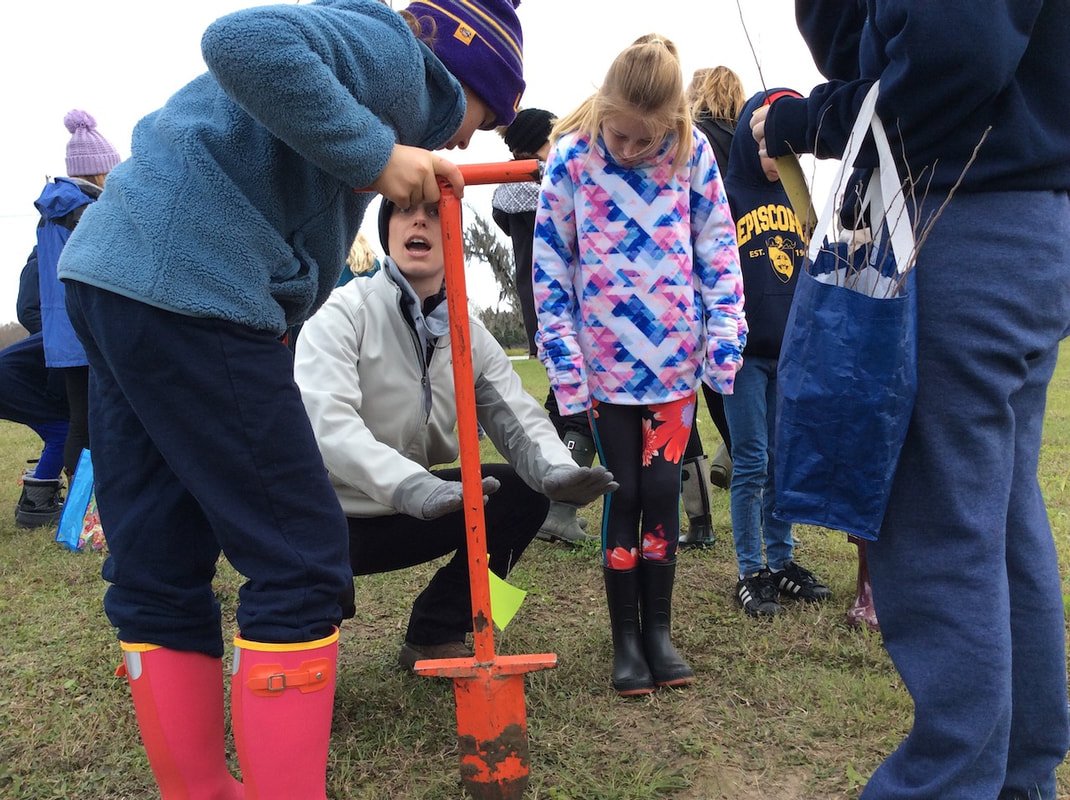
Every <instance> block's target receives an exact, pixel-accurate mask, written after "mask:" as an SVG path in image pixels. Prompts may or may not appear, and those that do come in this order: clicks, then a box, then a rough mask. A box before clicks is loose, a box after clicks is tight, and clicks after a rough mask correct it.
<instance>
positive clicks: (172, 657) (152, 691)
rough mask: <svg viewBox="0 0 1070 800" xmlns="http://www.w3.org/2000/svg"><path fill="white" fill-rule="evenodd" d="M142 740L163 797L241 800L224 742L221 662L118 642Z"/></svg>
mask: <svg viewBox="0 0 1070 800" xmlns="http://www.w3.org/2000/svg"><path fill="white" fill-rule="evenodd" d="M120 645H121V646H122V649H123V663H122V665H121V666H120V667H119V669H118V670H117V671H116V674H117V675H119V676H120V677H123V676H125V677H126V679H127V682H128V683H129V684H130V694H131V695H132V696H133V699H134V710H135V712H136V713H137V724H138V728H139V729H140V730H141V741H142V742H143V743H144V744H145V752H146V753H147V754H148V756H149V766H151V767H152V773H153V775H155V776H156V784H157V785H158V786H159V787H160V797H161V798H162V800H241V798H242V796H243V795H242V785H241V784H240V783H238V781H236V780H235V779H234V777H233V776H232V775H231V774H230V770H229V769H227V759H226V749H225V745H224V743H223V661H222V659H219V658H213V657H212V656H208V655H205V654H204V653H194V652H188V651H182V650H169V649H167V648H166V647H160V646H158V645H154V644H132V643H129V642H120Z"/></svg>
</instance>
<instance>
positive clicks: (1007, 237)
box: [862, 192, 1070, 800]
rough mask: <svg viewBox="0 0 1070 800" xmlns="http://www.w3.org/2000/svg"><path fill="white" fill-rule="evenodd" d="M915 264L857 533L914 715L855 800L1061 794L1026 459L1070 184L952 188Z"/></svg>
mask: <svg viewBox="0 0 1070 800" xmlns="http://www.w3.org/2000/svg"><path fill="white" fill-rule="evenodd" d="M936 201H937V202H939V198H937V200H936ZM931 211H932V209H931V208H927V209H923V212H922V213H921V214H920V216H919V218H920V219H928V218H929V214H930V213H931ZM915 272H916V278H917V284H916V286H917V291H918V395H917V401H916V403H915V407H914V414H913V416H912V418H911V422H910V428H909V430H908V432H907V438H906V442H905V444H904V446H903V450H902V453H901V455H900V459H899V464H898V468H897V471H896V476H895V481H894V484H893V487H892V493H891V498H890V501H889V505H888V511H887V513H886V515H885V519H884V524H883V526H882V528H881V533H880V538H879V540H878V541H876V542H871V543H869V545H868V557H869V567H870V571H871V576H872V580H873V597H874V601H875V604H876V610H877V616H878V618H879V619H880V624H881V634H882V636H883V638H884V644H885V646H886V647H887V650H888V653H889V655H890V656H891V658H892V661H893V662H894V663H895V666H896V669H898V670H899V674H900V675H901V676H902V678H903V683H904V685H905V686H906V688H907V690H908V691H909V692H910V695H911V697H912V698H913V700H914V725H913V728H912V729H911V731H910V733H909V735H908V736H907V737H906V739H905V740H904V741H903V742H902V744H901V745H900V746H899V748H898V749H897V750H896V751H895V752H894V753H893V754H892V755H891V756H889V757H888V759H887V760H885V762H884V763H883V764H882V765H881V766H880V767H878V768H877V770H876V772H874V773H873V776H872V778H871V779H870V781H869V783H868V784H867V786H866V788H865V790H864V791H863V793H862V797H863V798H864V800H892V799H893V798H894V800H921V799H922V798H927V799H928V798H935V797H938V798H940V799H941V800H978V799H979V798H986V799H989V800H991V799H994V798H1001V800H1002V799H1003V798H1008V797H1012V796H1013V797H1028V798H1030V800H1054V798H1055V767H1056V766H1057V765H1058V764H1059V763H1060V762H1061V761H1062V760H1063V758H1064V756H1065V755H1066V752H1067V747H1068V742H1070V725H1068V718H1067V690H1066V658H1065V642H1064V639H1065V633H1064V622H1063V602H1062V591H1061V584H1060V578H1059V568H1058V560H1057V558H1056V552H1055V546H1054V542H1053V541H1052V533H1051V528H1050V527H1049V523H1048V515H1047V511H1046V509H1045V507H1044V499H1043V497H1042V495H1041V491H1040V486H1039V484H1038V481H1037V460H1038V455H1039V451H1040V443H1041V433H1042V426H1043V420H1044V405H1045V397H1046V394H1047V387H1048V382H1049V379H1050V378H1051V375H1052V370H1053V369H1054V367H1055V361H1056V357H1057V354H1058V346H1059V340H1060V338H1061V337H1063V336H1065V335H1066V333H1067V331H1068V330H1070V196H1068V195H1067V194H1066V193H1054V192H1005V193H998V194H996V193H989V194H962V193H960V194H959V195H957V196H956V197H955V199H954V200H953V201H952V202H951V203H950V205H949V206H948V207H947V208H946V209H945V211H944V213H943V216H941V217H940V219H939V221H938V222H937V223H936V225H935V227H934V228H933V230H932V233H931V235H930V236H929V238H928V239H927V241H926V242H925V246H924V248H922V250H921V252H920V257H919V259H918V262H917V266H916V268H915Z"/></svg>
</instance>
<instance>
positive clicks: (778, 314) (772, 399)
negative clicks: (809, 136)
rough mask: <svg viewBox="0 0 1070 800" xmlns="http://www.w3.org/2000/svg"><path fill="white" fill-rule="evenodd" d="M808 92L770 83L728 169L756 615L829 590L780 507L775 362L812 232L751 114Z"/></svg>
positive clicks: (739, 530)
mask: <svg viewBox="0 0 1070 800" xmlns="http://www.w3.org/2000/svg"><path fill="white" fill-rule="evenodd" d="M800 96H801V95H800V94H799V93H798V92H795V91H793V90H791V89H770V90H769V91H765V92H759V93H758V94H756V95H754V96H753V97H751V98H750V99H749V100H748V101H747V102H746V104H745V105H744V106H743V108H742V110H741V111H740V117H739V118H740V120H741V122H740V124H739V127H740V132H739V134H737V135H736V136H734V137H733V139H732V145H731V151H730V158H729V161H728V172H727V174H726V176H725V192H726V194H727V195H728V203H729V205H730V206H731V208H732V218H733V219H734V220H735V222H736V242H737V243H738V245H739V265H740V269H741V270H742V272H743V296H744V298H745V301H744V303H745V305H744V309H745V312H746V314H747V324H748V326H749V328H750V334H749V335H748V336H747V345H746V347H745V348H744V349H743V366H742V367H741V368H740V370H739V372H738V373H737V374H736V390H735V392H734V393H733V394H731V395H724V396H723V399H724V410H725V416H726V417H727V419H728V428H729V431H730V432H731V435H732V484H731V488H730V494H731V510H732V537H733V539H734V540H735V546H736V560H737V562H738V566H739V581H738V582H737V583H736V599H737V601H738V602H739V605H740V607H741V608H742V609H743V610H744V612H746V613H747V614H748V615H749V616H752V617H771V616H774V615H776V614H779V613H780V611H781V610H782V607H781V605H780V603H779V602H778V601H779V600H780V599H783V598H787V599H791V600H803V601H807V602H814V601H820V600H826V599H828V597H829V596H830V594H831V593H830V592H829V589H828V587H827V586H825V585H824V584H823V583H822V582H821V581H820V580H818V579H817V578H816V577H815V576H814V574H813V573H812V572H810V571H809V570H808V569H806V568H805V567H803V566H801V565H800V564H798V563H797V562H796V561H795V560H794V554H795V540H794V537H793V536H792V530H791V523H789V522H783V521H781V520H779V519H776V517H774V516H773V506H774V504H775V502H776V491H775V487H774V481H773V474H774V464H773V445H774V440H773V429H774V423H775V422H776V404H777V380H776V374H777V361H778V359H779V357H780V345H781V342H782V341H783V339H784V328H785V326H786V325H787V321H788V312H789V311H790V310H791V300H792V297H793V296H794V295H795V286H796V284H797V283H798V280H799V270H800V269H801V268H802V266H803V261H804V259H805V257H806V238H805V235H804V233H803V228H802V225H801V224H800V222H799V219H798V217H796V215H795V211H794V210H793V209H792V206H791V201H790V200H789V199H788V195H787V192H786V191H785V190H784V186H783V184H781V182H780V174H779V173H778V171H777V165H776V162H775V161H774V160H773V159H771V158H768V157H766V156H760V155H759V154H758V146H757V144H756V143H755V141H754V139H753V137H751V135H750V117H751V113H752V112H753V111H754V109H756V108H758V107H760V106H763V105H766V104H767V103H770V102H775V101H777V100H779V99H780V98H782V97H796V98H797V97H800ZM763 543H764V545H765V553H764V556H763V553H762V545H763Z"/></svg>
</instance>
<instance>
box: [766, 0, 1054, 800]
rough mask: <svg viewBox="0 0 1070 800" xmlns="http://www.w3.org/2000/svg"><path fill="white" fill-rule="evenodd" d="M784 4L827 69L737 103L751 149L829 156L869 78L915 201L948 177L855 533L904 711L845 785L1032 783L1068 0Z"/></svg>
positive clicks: (957, 788) (1044, 630)
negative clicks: (866, 518)
mask: <svg viewBox="0 0 1070 800" xmlns="http://www.w3.org/2000/svg"><path fill="white" fill-rule="evenodd" d="M796 16H797V18H798V20H799V23H800V28H801V29H802V31H803V35H804V37H805V38H806V40H807V42H808V44H809V46H810V48H811V51H812V52H813V54H814V60H815V62H816V63H817V64H818V65H819V67H821V68H822V70H823V71H824V72H825V74H826V76H827V77H829V78H831V79H832V80H830V82H828V83H826V84H823V85H821V86H818V87H817V88H815V89H814V90H813V92H812V93H811V94H810V96H809V97H808V98H800V99H795V98H790V97H789V98H784V99H781V100H778V101H776V102H775V103H773V104H772V105H771V106H768V107H763V108H760V109H759V110H758V112H757V113H756V114H755V116H754V117H752V119H751V128H752V132H753V134H754V138H755V139H757V140H758V141H759V147H760V148H761V150H762V152H763V153H765V152H768V154H769V155H770V156H778V155H783V154H785V153H787V152H789V151H792V150H793V151H795V152H812V153H816V154H818V155H825V156H827V155H833V156H835V155H838V154H840V153H842V152H843V151H844V146H845V144H846V141H847V137H848V136H849V134H850V128H851V123H852V122H853V121H854V118H855V116H856V114H857V110H858V106H859V104H860V103H861V99H862V97H863V96H864V95H865V94H866V92H867V91H868V90H869V88H870V86H871V85H872V84H873V82H874V81H876V80H879V81H880V90H879V91H880V99H879V100H878V102H877V112H878V114H879V115H880V118H881V120H882V121H883V123H884V126H885V128H886V129H887V131H888V135H889V138H890V139H891V145H892V152H893V153H894V154H896V155H897V157H899V158H900V161H901V163H900V164H899V174H900V176H902V177H906V176H908V175H909V176H910V177H912V178H913V179H914V180H915V181H917V182H918V184H919V185H918V187H917V190H916V194H917V195H919V198H918V199H917V205H919V206H920V208H918V210H917V212H918V213H917V214H916V218H917V219H919V220H922V221H926V220H929V219H930V218H931V216H932V214H933V213H934V212H935V210H936V209H937V208H939V206H940V205H941V203H943V202H944V200H945V199H946V198H947V197H948V195H949V193H950V191H951V188H952V186H954V185H955V183H956V182H957V181H959V178H960V176H961V178H962V180H961V185H960V188H959V190H958V191H957V193H955V194H954V196H953V197H952V199H951V201H950V203H949V204H948V205H947V207H946V208H944V209H943V212H942V213H941V215H940V216H939V218H938V219H937V220H936V222H935V225H934V227H933V228H932V231H931V233H930V234H929V236H928V238H927V239H926V240H925V242H924V245H923V246H922V247H921V249H920V252H919V253H918V259H917V265H916V267H915V270H914V277H915V286H916V291H917V308H918V327H917V331H918V334H917V335H918V346H917V351H918V393H917V398H916V401H915V405H914V412H913V416H912V418H911V422H910V427H909V429H908V431H907V436H906V441H905V442H904V445H903V449H902V452H901V454H900V458H899V465H898V470H897V472H896V476H895V481H894V484H893V487H892V492H891V497H890V499H889V503H888V510H887V512H886V514H885V518H884V523H883V526H882V529H881V533H880V537H879V538H878V540H877V541H876V542H871V543H869V544H868V545H867V555H868V559H869V566H870V571H871V577H872V583H873V599H874V602H875V605H876V610H877V616H878V618H879V619H880V628H881V634H882V636H883V638H884V644H885V646H886V647H887V649H888V653H889V655H890V656H891V657H892V660H893V661H894V663H895V666H896V668H897V669H898V670H899V673H900V675H901V676H902V678H903V683H904V685H905V686H906V688H907V690H908V691H909V692H910V695H911V697H912V699H913V701H914V725H913V727H912V729H911V731H910V733H909V735H908V736H907V738H906V739H905V740H904V741H903V743H902V744H901V745H900V746H899V748H898V749H897V750H896V751H895V752H894V753H892V754H891V755H890V756H889V757H888V758H887V759H886V760H885V761H884V763H883V764H881V765H880V766H879V767H877V769H876V771H875V772H874V773H873V775H872V777H871V778H870V780H869V782H868V783H867V785H866V788H865V790H864V791H863V792H862V798H864V800H892V798H895V800H922V798H925V800H930V799H931V798H937V797H938V798H940V799H941V800H980V798H998V800H1054V798H1055V797H1056V794H1057V793H1058V790H1057V787H1056V780H1055V768H1056V767H1057V766H1058V765H1059V764H1060V763H1061V762H1062V761H1063V758H1064V757H1065V756H1066V752H1067V746H1068V743H1070V720H1068V715H1067V687H1066V657H1065V624H1064V618H1063V617H1064V614H1063V596H1062V583H1061V579H1060V576H1059V562H1058V558H1057V557H1056V551H1055V546H1054V542H1053V539H1052V531H1051V526H1050V523H1049V520H1048V515H1047V512H1046V510H1045V507H1044V499H1043V496H1042V494H1041V490H1040V486H1039V484H1038V481H1037V461H1038V456H1039V451H1040V443H1041V433H1042V427H1043V420H1044V403H1045V395H1046V393H1047V386H1048V382H1049V381H1050V379H1051V376H1052V371H1053V370H1054V368H1055V363H1056V359H1057V357H1058V350H1059V341H1060V339H1062V338H1064V337H1065V336H1066V335H1067V334H1068V333H1070V104H1067V103H1066V102H1065V98H1066V97H1067V96H1068V94H1070V60H1068V59H1067V58H1066V56H1065V52H1064V51H1065V48H1066V43H1067V42H1070V0H1011V1H1010V2H996V0H974V2H971V3H933V2H927V1H926V0H865V2H862V1H861V0H859V1H858V2H847V3H844V2H842V0H798V2H796ZM766 109H768V110H766ZM986 132H987V133H986ZM982 138H983V139H984V141H983V143H982V144H981V145H980V148H979V149H977V147H978V143H979V142H981V140H982ZM975 149H977V157H976V160H975V161H974V162H973V164H972V165H971V166H970V167H969V168H968V169H966V165H967V163H968V162H969V160H970V158H971V156H972V155H973V153H974V151H975ZM900 154H902V156H900ZM855 166H857V167H866V168H872V167H874V166H876V164H875V163H874V154H873V153H872V152H863V154H862V156H861V157H860V159H859V161H858V162H856V164H855ZM964 169H965V173H964V174H963V170H964ZM923 192H925V193H926V196H925V197H924V198H921V197H920V195H921V194H922V193H923Z"/></svg>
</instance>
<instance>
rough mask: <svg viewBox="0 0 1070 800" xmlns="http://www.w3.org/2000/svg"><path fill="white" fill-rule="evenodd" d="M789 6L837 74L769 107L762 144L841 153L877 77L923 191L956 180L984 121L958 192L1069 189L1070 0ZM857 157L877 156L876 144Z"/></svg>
mask: <svg viewBox="0 0 1070 800" xmlns="http://www.w3.org/2000/svg"><path fill="white" fill-rule="evenodd" d="M795 5H796V17H797V19H798V21H799V27H800V30H801V31H802V34H803V37H804V38H805V39H806V40H807V42H808V44H809V46H810V48H811V51H812V52H813V54H814V57H815V62H816V63H817V64H818V66H819V68H821V69H822V71H823V72H824V73H825V74H826V75H827V76H829V77H831V78H835V80H832V81H830V82H829V83H826V84H822V85H821V86H818V87H817V88H815V89H814V90H813V91H812V92H811V93H810V96H809V97H808V98H804V99H801V100H794V99H790V98H789V99H784V100H778V101H777V102H776V103H775V104H774V105H773V106H772V108H771V109H770V111H769V117H768V119H767V122H766V143H767V149H768V152H769V154H770V155H773V156H779V155H785V154H786V153H788V152H791V151H794V152H798V153H816V154H817V155H819V156H834V157H838V156H839V155H840V154H842V153H843V151H844V148H845V145H846V141H847V137H848V136H849V134H850V131H851V125H852V123H853V122H854V118H855V116H856V115H857V112H858V108H859V106H860V105H861V102H862V98H863V97H864V96H865V94H866V92H867V91H868V89H869V87H870V85H871V84H872V83H873V81H874V80H877V79H880V82H881V90H880V91H881V94H880V99H879V100H878V102H877V112H878V114H879V115H880V117H881V120H882V121H883V122H884V125H885V127H886V129H887V131H888V135H889V139H890V140H891V145H892V152H893V153H894V154H895V155H896V156H897V157H899V156H900V154H902V153H905V154H906V159H905V162H904V163H901V164H900V172H901V174H902V175H903V176H904V177H905V176H906V175H907V174H908V172H907V169H909V175H911V176H912V177H914V178H915V180H918V181H919V182H920V184H921V185H922V186H925V187H927V190H928V191H929V192H930V193H931V192H940V193H946V192H947V190H948V189H949V188H950V187H951V186H952V185H954V183H955V181H956V180H957V179H958V178H959V176H960V174H962V172H963V169H964V168H965V166H966V164H967V162H968V161H969V159H970V156H971V155H972V154H973V151H974V148H975V147H976V146H977V144H978V143H979V142H980V141H981V139H982V137H983V136H984V135H985V131H986V130H987V129H989V128H990V130H988V134H987V138H985V140H984V143H983V145H982V146H981V148H980V150H979V152H978V154H977V160H976V161H975V162H974V164H973V165H972V166H971V167H970V168H969V170H968V171H967V172H966V174H965V176H964V177H963V182H962V186H961V189H960V191H964V192H970V191H1011V190H1054V191H1066V190H1067V189H1070V103H1068V102H1066V98H1067V97H1068V96H1070V58H1067V57H1066V53H1065V50H1066V46H1067V44H1068V43H1070V0H972V2H969V3H965V2H959V3H944V2H934V1H933V0H857V1H856V0H796V4H795ZM852 58H853V60H854V61H855V62H856V63H857V68H856V69H853V68H852V67H851V60H852ZM856 166H858V167H874V166H876V153H875V150H874V149H873V148H869V149H867V150H866V151H864V152H863V154H862V156H861V157H860V158H859V161H858V162H856ZM930 176H931V181H930ZM919 191H920V189H919Z"/></svg>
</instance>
